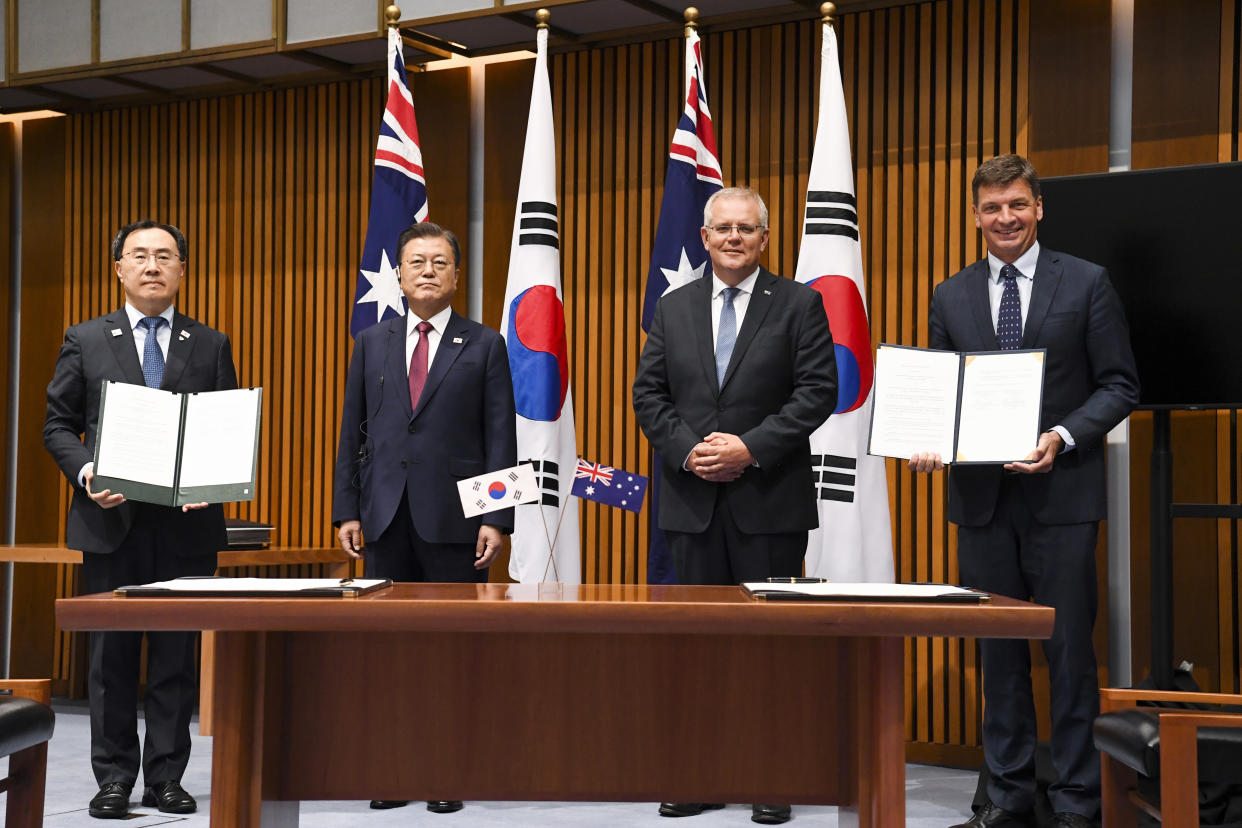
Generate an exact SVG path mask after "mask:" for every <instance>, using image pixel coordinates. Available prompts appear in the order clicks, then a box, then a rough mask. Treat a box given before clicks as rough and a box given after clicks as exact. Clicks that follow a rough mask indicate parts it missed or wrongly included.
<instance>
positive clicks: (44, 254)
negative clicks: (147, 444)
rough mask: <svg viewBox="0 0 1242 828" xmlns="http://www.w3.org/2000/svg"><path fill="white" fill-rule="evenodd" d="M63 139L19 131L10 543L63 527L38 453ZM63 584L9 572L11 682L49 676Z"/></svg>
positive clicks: (54, 481) (59, 230)
mask: <svg viewBox="0 0 1242 828" xmlns="http://www.w3.org/2000/svg"><path fill="white" fill-rule="evenodd" d="M65 132H66V121H65V119H63V118H51V119H47V120H39V121H27V122H26V123H24V124H23V125H22V184H21V187H22V208H23V215H24V216H25V217H26V219H25V221H23V223H22V238H21V245H22V248H21V272H22V276H21V279H22V286H21V287H22V302H21V309H20V314H21V315H20V323H19V324H20V326H21V339H20V345H19V347H20V349H21V369H20V376H19V378H18V382H17V386H16V388H17V394H18V412H17V468H18V486H17V492H16V499H17V520H16V526H15V537H16V540H17V542H18V543H29V542H32V541H39V540H46V539H49V538H55V537H56V533H57V532H58V531H63V530H62V529H60V528H59V527H61V526H63V524H64V520H63V517H64V508H63V506H62V505H61V501H60V499H58V497H57V493H58V491H59V489H58V486H59V480H60V476H61V475H60V471H59V470H58V469H57V468H56V465H55V464H54V463H52V461H51V458H50V457H49V456H48V454H47V452H45V451H44V450H43V418H44V410H45V405H44V401H45V399H46V394H45V392H46V390H47V383H48V380H49V379H50V378H51V375H52V366H53V365H54V364H55V361H56V354H57V352H58V351H59V350H60V343H61V340H62V334H63V330H64V329H63V328H62V327H60V326H59V325H58V324H57V323H58V321H59V319H60V314H61V308H62V306H63V303H64V296H65V294H66V289H65V285H64V280H63V279H62V278H61V266H62V264H63V263H65V262H66V261H67V259H66V256H65V253H66V251H67V249H68V243H69V239H68V237H67V232H68V228H67V226H66V223H65V221H64V218H65V215H66V213H65V208H66V203H65V167H64V153H65ZM67 577H68V572H67V568H66V567H63V566H59V565H57V566H45V565H43V564H15V565H14V567H13V584H14V589H13V617H12V629H13V637H12V647H11V650H10V658H9V672H10V675H11V676H13V677H14V678H47V677H48V676H57V675H59V674H58V673H56V672H54V669H53V668H54V663H53V660H54V657H55V654H54V648H53V647H51V646H49V644H50V642H52V641H53V639H54V638H55V617H54V614H53V609H52V604H53V598H54V597H55V596H56V595H57V594H58V593H57V589H58V588H59V587H60V585H61V584H63V583H64V582H65V580H66V578H67Z"/></svg>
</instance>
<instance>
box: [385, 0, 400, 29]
mask: <svg viewBox="0 0 1242 828" xmlns="http://www.w3.org/2000/svg"><path fill="white" fill-rule="evenodd" d="M400 19H401V7H400V6H398V5H397V4H396V3H393V4H392V5H390V6H388V7H386V8H385V9H384V25H385V26H387V27H388V28H390V29H395V28H397V21H399V20H400Z"/></svg>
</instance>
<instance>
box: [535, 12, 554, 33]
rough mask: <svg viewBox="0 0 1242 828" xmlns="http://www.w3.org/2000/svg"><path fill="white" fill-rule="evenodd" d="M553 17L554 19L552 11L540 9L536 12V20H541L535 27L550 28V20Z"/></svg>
mask: <svg viewBox="0 0 1242 828" xmlns="http://www.w3.org/2000/svg"><path fill="white" fill-rule="evenodd" d="M551 19H552V12H550V11H548V10H547V9H540V10H539V11H537V12H535V20H537V21H539V22H538V23H536V24H535V28H536V29H546V28H548V21H549V20H551Z"/></svg>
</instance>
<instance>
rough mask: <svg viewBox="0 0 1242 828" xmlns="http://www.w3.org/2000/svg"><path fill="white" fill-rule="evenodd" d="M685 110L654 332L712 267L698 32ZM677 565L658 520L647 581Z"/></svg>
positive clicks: (663, 226)
mask: <svg viewBox="0 0 1242 828" xmlns="http://www.w3.org/2000/svg"><path fill="white" fill-rule="evenodd" d="M685 72H686V74H685V77H686V94H685V95H684V97H683V100H684V101H685V108H684V109H683V110H682V113H681V118H680V119H679V120H678V122H677V129H676V130H675V131H674V132H673V141H672V144H671V145H670V146H669V151H668V170H667V172H666V173H665V175H664V200H663V201H662V202H660V223H659V225H657V227H656V235H655V248H654V249H653V250H652V252H651V269H650V270H649V271H647V292H646V293H645V294H644V295H643V322H642V324H643V330H644V331H649V330H651V320H652V318H653V317H654V316H655V307H656V302H658V301H660V297H661V296H663V295H664V294H665V293H668V292H669V291H670V290H675V289H676V288H679V287H681V286H682V285H684V284H687V283H688V282H692V281H694V280H695V279H698V278H701V277H702V276H703V274H704V273H706V272H707V269H708V266H709V265H708V260H707V251H706V250H704V249H703V238H702V236H701V235H700V233H699V228H701V227H702V226H703V206H704V205H705V204H706V203H707V199H708V197H709V196H710V195H711V194H712V193H714V192H716V191H717V190H719V189H720V188H721V187H722V186H724V185H723V180H722V178H721V175H720V156H719V153H717V151H716V131H715V129H713V127H712V113H711V111H710V110H709V109H708V106H707V88H706V87H705V86H704V85H703V55H702V49H701V46H700V44H699V34H698V32H697V31H695V29H693V28H687V30H686V67H685ZM659 499H660V458H659V457H658V456H656V457H653V458H652V463H651V514H652V515H653V516H654V515H656V514H657V513H658V509H657V504H658V503H659ZM676 581H677V578H676V576H675V574H674V572H673V562H672V559H671V558H670V557H669V554H668V547H667V546H666V545H665V542H664V533H663V532H661V531H660V528H659V526H658V524H657V521H656V520H655V519H653V520H652V521H651V548H650V550H648V553H647V582H648V583H651V584H671V583H676Z"/></svg>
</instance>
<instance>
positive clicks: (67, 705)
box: [0, 700, 976, 828]
mask: <svg viewBox="0 0 1242 828" xmlns="http://www.w3.org/2000/svg"><path fill="white" fill-rule="evenodd" d="M53 706H54V707H55V708H56V735H55V736H54V737H53V738H52V741H51V744H50V746H49V749H48V771H47V777H48V778H47V806H46V811H45V814H44V823H43V824H44V826H46V828H74V826H91V828H101V826H104V825H109V824H115V825H123V826H126V828H145V826H154V825H168V826H177V828H181V826H185V828H190V827H191V826H199V827H200V828H206V826H207V825H208V818H207V815H208V813H209V812H210V810H211V739H210V738H207V737H201V736H198V735H195V736H194V748H193V753H192V754H191V757H190V766H189V768H188V769H187V771H186V774H185V777H184V778H183V779H182V784H183V785H184V786H185V788H186V790H188V791H189V792H190V793H191V794H192V795H193V796H194V797H195V798H196V799H197V800H198V805H199V810H198V813H196V814H192V815H190V816H185V817H179V816H170V815H166V814H161V813H159V812H158V811H156V810H155V809H154V808H142V807H140V806H139V804H138V802H139V799H140V797H141V790H136V791H135V792H134V798H133V799H132V800H131V812H130V816H129V818H128V819H125V820H116V821H115V822H105V821H103V820H96V819H92V818H91V817H90V816H89V815H88V814H87V813H86V804H87V802H89V801H90V798H91V797H92V796H94V794H95V791H96V790H97V786H96V785H95V781H94V777H93V776H92V774H91V769H90V722H89V718H88V716H87V710H86V706H85V704H84V703H80V702H66V701H63V700H58V701H56V702H55V703H54V705H53ZM197 728H198V723H197V721H196V722H195V724H194V731H195V734H197ZM975 782H976V774H975V772H973V771H962V770H954V769H950V768H939V767H932V766H928V765H907V766H906V815H907V818H906V824H907V825H908V826H911V828H944V826H947V825H951V824H953V823H956V822H960V821H961V819H960V817H963V816H965V815H967V814H968V813H969V810H970V799H971V797H972V796H973V794H974V790H975ZM3 802H4V794H0V807H2V805H3ZM0 813H2V810H0ZM300 824H301V825H303V826H307V828H344V826H365V828H384V827H385V826H396V825H402V826H409V825H426V826H431V825H436V826H439V828H487V827H488V826H506V827H507V828H512V826H610V828H612V827H613V826H615V827H616V828H627V827H628V826H647V827H648V828H724V826H734V828H742V826H753V823H752V822H751V821H750V806H749V805H730V806H729V807H727V808H725V809H724V810H722V811H708V812H705V813H703V814H702V815H700V816H697V817H692V818H687V819H680V820H672V819H666V818H661V817H660V816H659V815H657V813H656V804H655V803H652V802H467V803H466V807H465V809H464V810H462V811H459V812H457V813H456V814H432V813H429V812H428V811H427V810H426V808H425V807H424V805H423V803H421V802H413V803H410V805H408V806H406V807H405V808H399V809H395V810H391V811H372V810H370V809H369V808H368V807H367V803H366V802H303V803H302V805H301V823H300ZM789 824H790V825H805V826H823V827H824V828H829V827H830V826H836V825H837V809H836V808H835V807H829V806H812V805H796V806H794V819H793V820H792V821H791V822H790V823H789Z"/></svg>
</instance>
